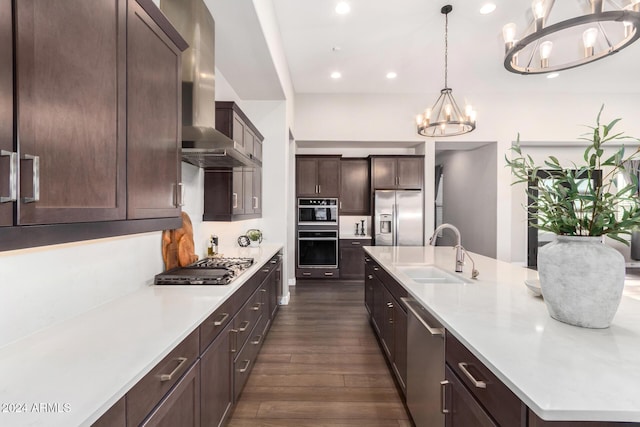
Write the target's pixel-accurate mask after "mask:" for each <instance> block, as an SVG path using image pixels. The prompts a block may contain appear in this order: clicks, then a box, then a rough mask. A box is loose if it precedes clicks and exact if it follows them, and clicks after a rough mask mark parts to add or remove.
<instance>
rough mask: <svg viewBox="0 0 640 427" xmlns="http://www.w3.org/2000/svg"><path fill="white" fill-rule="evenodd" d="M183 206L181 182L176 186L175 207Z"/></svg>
mask: <svg viewBox="0 0 640 427" xmlns="http://www.w3.org/2000/svg"><path fill="white" fill-rule="evenodd" d="M182 206H184V186H183V185H182V183H181V182H179V183H178V185H176V207H177V208H180V207H182Z"/></svg>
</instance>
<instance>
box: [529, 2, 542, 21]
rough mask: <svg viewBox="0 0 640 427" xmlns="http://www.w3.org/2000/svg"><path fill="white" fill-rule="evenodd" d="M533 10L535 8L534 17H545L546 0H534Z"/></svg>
mask: <svg viewBox="0 0 640 427" xmlns="http://www.w3.org/2000/svg"><path fill="white" fill-rule="evenodd" d="M531 10H533V17H534V18H535V19H542V18H544V0H533V3H531Z"/></svg>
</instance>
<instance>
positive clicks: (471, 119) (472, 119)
mask: <svg viewBox="0 0 640 427" xmlns="http://www.w3.org/2000/svg"><path fill="white" fill-rule="evenodd" d="M477 116H478V112H477V111H476V110H473V111H472V112H471V114H469V120H470V121H471V123H475V122H476V117H477Z"/></svg>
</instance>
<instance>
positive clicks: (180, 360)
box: [160, 357, 187, 382]
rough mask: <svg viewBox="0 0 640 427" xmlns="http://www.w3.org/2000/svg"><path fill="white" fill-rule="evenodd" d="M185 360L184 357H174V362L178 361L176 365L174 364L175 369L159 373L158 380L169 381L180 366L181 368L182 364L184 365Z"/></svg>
mask: <svg viewBox="0 0 640 427" xmlns="http://www.w3.org/2000/svg"><path fill="white" fill-rule="evenodd" d="M186 361H187V358H186V357H178V358H176V362H178V366H176V367H175V369H174V370H173V371H171V373H169V374H162V375H160V381H162V382H164V381H171V380H172V379H173V376H174V375H175V374H176V373H177V372H178V371H179V370H180V368H182V365H184V364H185V363H186Z"/></svg>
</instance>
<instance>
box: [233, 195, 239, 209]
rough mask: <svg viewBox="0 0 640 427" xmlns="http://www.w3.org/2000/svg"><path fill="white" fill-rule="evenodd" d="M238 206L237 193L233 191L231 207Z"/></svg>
mask: <svg viewBox="0 0 640 427" xmlns="http://www.w3.org/2000/svg"><path fill="white" fill-rule="evenodd" d="M237 207H238V193H233V208H234V209H235V208H237Z"/></svg>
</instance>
